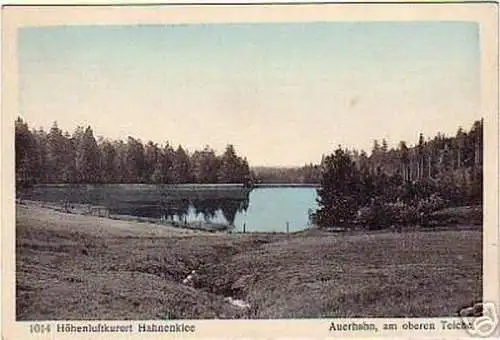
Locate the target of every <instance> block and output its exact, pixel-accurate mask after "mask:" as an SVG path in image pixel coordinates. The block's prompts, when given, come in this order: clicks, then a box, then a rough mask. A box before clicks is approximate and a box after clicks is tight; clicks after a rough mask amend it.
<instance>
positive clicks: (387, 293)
mask: <svg viewBox="0 0 500 340" xmlns="http://www.w3.org/2000/svg"><path fill="white" fill-rule="evenodd" d="M16 213H17V222H16V233H17V235H16V285H17V287H16V297H17V298H16V315H17V319H18V320H54V319H58V320H60V319H87V320H91V319H120V320H124V319H202V318H318V317H403V316H408V317H411V316H413V317H430V316H451V315H456V313H457V311H458V310H459V309H460V308H462V307H463V306H465V305H470V304H472V303H473V302H474V301H478V300H480V299H481V297H482V231H481V230H447V231H431V232H407V233H389V232H381V233H373V234H361V233H359V234H354V233H353V234H350V235H342V234H330V233H324V232H320V231H309V232H301V233H297V234H289V235H286V234H223V233H204V232H195V231H188V230H182V229H177V228H170V227H168V226H157V225H153V224H148V223H137V222H132V221H119V220H110V219H105V218H98V217H93V216H82V215H70V214H64V213H60V212H56V211H53V210H48V209H44V208H41V207H36V206H25V205H18V206H17V207H16ZM192 270H196V271H197V274H196V275H195V276H194V278H193V284H192V285H186V284H183V282H182V281H183V279H184V278H185V277H186V276H187V275H188V274H189V273H190V272H191V271H192ZM228 296H231V297H233V298H235V299H242V300H244V301H246V302H248V303H249V304H250V307H249V308H240V307H237V306H234V305H233V304H231V303H228V302H227V301H226V300H225V299H224V298H225V297H228Z"/></svg>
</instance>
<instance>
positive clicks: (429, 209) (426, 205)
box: [354, 195, 445, 229]
mask: <svg viewBox="0 0 500 340" xmlns="http://www.w3.org/2000/svg"><path fill="white" fill-rule="evenodd" d="M444 206H445V201H444V200H443V199H442V198H441V197H439V196H437V195H431V196H430V197H428V198H426V199H422V200H419V201H418V202H416V203H413V204H412V203H404V202H400V201H398V202H396V203H384V202H382V200H381V199H375V200H373V201H372V203H371V204H370V205H369V206H365V207H362V208H361V209H359V210H358V213H357V216H356V219H355V221H354V222H355V224H358V225H361V226H364V227H366V228H368V229H382V228H385V227H389V226H393V225H397V226H403V225H415V224H426V223H427V222H428V221H429V220H430V218H431V214H432V213H434V212H435V211H437V210H440V209H442V208H443V207H444Z"/></svg>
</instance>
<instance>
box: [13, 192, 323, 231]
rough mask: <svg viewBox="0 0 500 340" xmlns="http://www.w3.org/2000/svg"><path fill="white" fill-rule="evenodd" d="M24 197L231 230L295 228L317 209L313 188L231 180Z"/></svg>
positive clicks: (39, 193)
mask: <svg viewBox="0 0 500 340" xmlns="http://www.w3.org/2000/svg"><path fill="white" fill-rule="evenodd" d="M22 196H23V199H31V200H37V201H49V202H62V201H68V202H72V203H84V204H92V205H103V206H106V207H107V208H108V209H109V211H110V213H111V214H119V215H131V216H138V217H149V218H155V219H158V220H162V221H167V222H168V221H173V222H178V223H188V224H191V225H196V224H200V225H201V224H213V225H228V226H231V229H233V230H234V231H239V232H241V231H243V230H244V229H245V231H246V232H285V231H289V232H294V231H299V230H303V229H305V228H307V227H308V226H309V212H311V211H314V210H316V208H317V202H316V198H317V193H316V189H315V188H313V187H270V188H265V187H264V188H254V189H248V188H244V187H242V186H234V185H177V186H175V185H170V186H165V185H146V184H107V185H104V184H103V185H36V186H35V187H34V188H31V189H29V190H27V191H25V192H23V193H22Z"/></svg>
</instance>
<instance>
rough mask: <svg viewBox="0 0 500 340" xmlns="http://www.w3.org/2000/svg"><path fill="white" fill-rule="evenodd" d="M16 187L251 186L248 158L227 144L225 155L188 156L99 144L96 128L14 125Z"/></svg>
mask: <svg viewBox="0 0 500 340" xmlns="http://www.w3.org/2000/svg"><path fill="white" fill-rule="evenodd" d="M15 153H16V183H17V184H19V185H24V184H27V185H31V184H36V183H41V184H44V183H51V184H55V183H172V184H181V183H247V182H248V181H249V179H250V169H249V166H248V162H247V160H246V158H242V157H240V156H238V155H237V153H236V150H235V148H234V146H233V145H227V147H226V149H225V151H224V153H223V154H222V155H217V154H216V153H215V151H214V150H213V149H212V148H210V147H209V146H206V147H205V148H204V149H203V150H196V151H194V152H192V153H190V152H188V151H187V150H186V149H184V148H183V147H182V146H181V145H179V146H177V148H174V147H173V146H172V145H170V144H169V143H166V144H165V145H158V144H157V143H154V142H152V141H148V142H147V143H145V144H144V143H143V142H142V141H141V140H139V139H136V138H133V137H128V139H127V140H126V141H123V140H108V139H104V138H99V139H98V140H96V138H95V137H94V133H93V131H92V128H91V127H90V126H88V127H87V128H83V127H77V128H76V130H75V131H74V133H73V134H72V135H70V134H69V133H68V132H63V131H62V130H61V129H60V128H59V127H58V126H57V123H56V122H54V123H53V125H52V127H51V129H50V131H48V132H46V131H44V130H43V129H38V130H30V128H29V126H28V124H27V123H26V122H24V120H23V119H22V118H18V119H17V120H16V122H15Z"/></svg>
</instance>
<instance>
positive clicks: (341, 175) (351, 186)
mask: <svg viewBox="0 0 500 340" xmlns="http://www.w3.org/2000/svg"><path fill="white" fill-rule="evenodd" d="M359 188H360V186H359V175H358V173H357V171H356V165H355V164H354V162H353V161H352V160H351V158H350V156H349V154H348V153H347V151H345V150H343V149H342V148H341V147H340V146H339V147H338V148H337V149H336V150H335V152H334V153H333V154H332V155H329V156H327V157H326V158H325V160H324V166H323V169H322V180H321V189H318V204H319V210H318V224H319V225H320V226H321V227H334V226H346V225H348V224H349V222H350V221H352V219H353V218H354V217H355V215H356V212H357V210H358V207H359V204H360V202H359V199H360V193H359Z"/></svg>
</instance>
